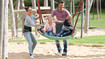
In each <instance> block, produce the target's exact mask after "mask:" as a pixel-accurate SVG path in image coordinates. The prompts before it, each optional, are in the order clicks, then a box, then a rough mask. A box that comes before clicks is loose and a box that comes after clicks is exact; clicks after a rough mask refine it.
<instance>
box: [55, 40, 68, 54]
mask: <svg viewBox="0 0 105 59" xmlns="http://www.w3.org/2000/svg"><path fill="white" fill-rule="evenodd" d="M63 43H64V49H63V52H65V53H67V40H63ZM56 46H57V49H58V52H59V53H61V51H62V49H61V45H60V41H59V40H56Z"/></svg>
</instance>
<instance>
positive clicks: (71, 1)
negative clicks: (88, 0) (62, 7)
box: [70, 0, 72, 15]
mask: <svg viewBox="0 0 105 59" xmlns="http://www.w3.org/2000/svg"><path fill="white" fill-rule="evenodd" d="M70 14H71V15H72V0H70Z"/></svg>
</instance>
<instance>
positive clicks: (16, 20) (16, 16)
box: [15, 0, 20, 37]
mask: <svg viewBox="0 0 105 59" xmlns="http://www.w3.org/2000/svg"><path fill="white" fill-rule="evenodd" d="M19 8H20V0H17V4H16V8H15V9H16V10H19ZM15 23H16V24H15V25H16V37H18V26H19V14H15Z"/></svg>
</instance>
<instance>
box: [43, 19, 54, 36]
mask: <svg viewBox="0 0 105 59" xmlns="http://www.w3.org/2000/svg"><path fill="white" fill-rule="evenodd" d="M53 19H54V18H53V17H48V18H47V20H48V22H47V23H46V24H45V26H44V33H45V35H50V36H54V35H55V34H56V28H55V23H53Z"/></svg>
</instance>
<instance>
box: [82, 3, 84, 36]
mask: <svg viewBox="0 0 105 59" xmlns="http://www.w3.org/2000/svg"><path fill="white" fill-rule="evenodd" d="M83 25H84V2H83V6H82V16H81V38H83Z"/></svg>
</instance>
